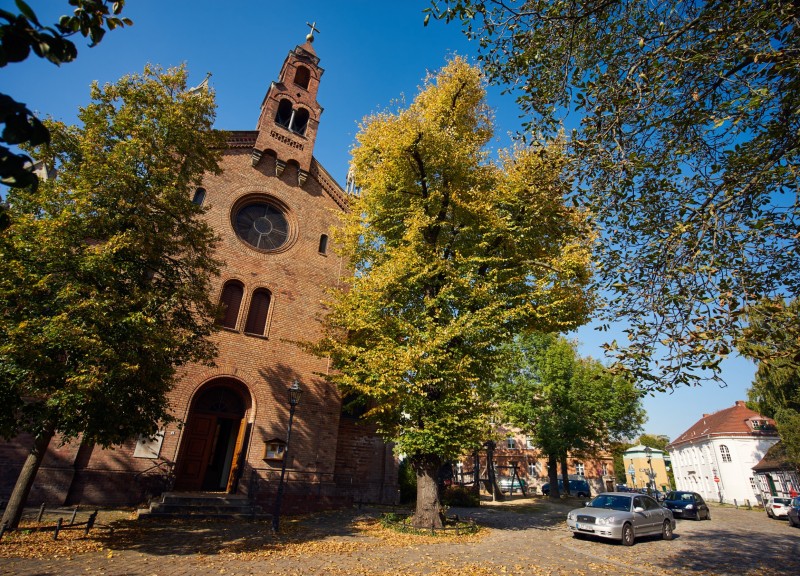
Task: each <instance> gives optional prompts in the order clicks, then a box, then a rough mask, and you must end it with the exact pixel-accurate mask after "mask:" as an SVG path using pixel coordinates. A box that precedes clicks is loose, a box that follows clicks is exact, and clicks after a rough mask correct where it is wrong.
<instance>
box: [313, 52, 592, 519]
mask: <svg viewBox="0 0 800 576" xmlns="http://www.w3.org/2000/svg"><path fill="white" fill-rule="evenodd" d="M491 137H492V122H491V115H490V112H489V110H488V109H487V106H486V104H485V92H484V87H483V85H482V78H481V74H480V72H479V71H478V70H477V69H476V68H474V67H472V66H470V65H468V64H467V63H466V62H465V61H464V60H463V59H460V58H456V59H454V60H452V61H451V62H450V63H449V64H448V65H447V66H445V67H444V68H443V69H442V70H441V71H440V72H439V73H438V75H436V76H431V77H429V78H428V79H427V80H426V83H425V86H424V89H422V91H421V92H420V93H419V94H418V95H417V97H416V98H415V99H414V102H413V103H412V104H411V105H410V106H409V107H408V108H406V109H403V110H398V111H396V112H393V113H390V112H386V113H379V114H376V115H374V116H371V117H369V118H367V119H365V121H364V122H363V124H362V125H361V128H360V131H359V134H358V136H357V145H356V147H355V148H354V150H353V161H352V166H353V169H354V172H355V180H356V182H357V184H358V186H359V190H360V193H359V194H358V195H357V196H356V197H354V198H353V199H352V202H351V206H350V210H349V212H348V214H347V216H346V217H345V220H344V225H343V228H342V230H341V232H340V233H339V234H338V240H339V244H340V246H341V247H342V251H343V254H344V256H345V257H346V258H347V261H348V262H349V265H350V267H351V269H352V270H353V271H354V272H355V274H354V276H353V277H352V278H349V279H347V280H346V284H347V287H346V288H345V289H342V290H341V291H338V292H336V293H335V294H334V297H333V299H332V302H331V303H330V314H329V316H328V317H327V320H326V330H327V333H326V337H325V338H324V339H323V340H322V342H321V344H320V345H319V346H318V348H317V351H318V353H320V354H326V355H330V357H331V358H332V360H333V362H334V365H335V366H336V368H337V369H338V372H336V373H335V374H334V375H333V376H332V379H333V380H334V381H335V382H336V383H337V384H338V385H339V386H340V388H341V390H342V392H343V394H345V395H348V396H356V397H359V398H360V399H361V400H362V401H363V402H364V403H365V404H366V406H367V407H368V408H369V411H368V413H367V416H368V417H371V418H372V419H373V420H374V421H375V422H377V425H378V428H379V430H380V432H381V433H382V434H383V435H384V436H385V437H386V438H387V439H388V440H391V441H392V442H394V443H395V444H396V447H397V451H398V452H399V453H402V454H405V455H406V456H407V458H408V459H409V462H410V464H411V466H412V467H413V469H414V471H415V474H416V476H417V508H416V513H415V515H414V524H415V525H417V526H425V527H428V528H429V527H430V526H431V525H433V526H440V525H441V522H442V520H441V516H440V506H439V499H438V498H439V496H438V494H437V488H436V477H437V472H438V470H439V468H440V466H441V464H442V463H443V462H445V461H448V460H453V459H456V458H457V457H459V456H460V455H462V454H463V453H467V452H471V451H472V450H474V449H475V448H477V447H479V446H480V445H481V443H482V442H483V441H485V440H486V439H487V438H486V436H485V434H486V431H487V429H488V423H487V418H488V413H489V411H490V394H489V382H490V379H491V375H492V373H493V368H494V366H495V364H496V363H497V361H498V359H499V358H500V357H501V355H502V352H501V350H500V346H499V345H500V344H501V343H502V342H503V341H505V340H507V339H509V338H510V337H511V336H512V335H513V334H515V333H517V332H518V331H523V330H530V329H533V328H537V329H539V330H567V329H569V328H571V327H574V326H577V325H579V324H581V323H583V322H585V321H586V318H587V315H588V313H589V309H590V304H591V298H590V295H589V294H587V292H586V284H587V282H588V272H587V263H588V253H589V245H590V244H591V241H592V234H591V231H590V229H589V228H588V226H587V223H586V220H585V217H584V215H583V214H582V213H581V212H579V211H577V210H575V209H573V208H569V207H567V206H566V205H565V204H564V199H563V197H564V194H565V192H566V191H568V190H569V187H570V183H569V182H568V181H567V180H565V179H564V178H563V170H562V169H563V166H564V158H563V155H562V153H561V150H560V149H559V148H558V147H557V146H553V147H549V148H543V147H538V146H532V147H529V148H526V149H519V150H515V151H513V152H511V153H501V154H500V156H499V158H500V159H499V160H493V159H492V158H491V157H490V156H489V153H488V151H487V149H486V146H487V143H488V142H489V140H490V139H491Z"/></svg>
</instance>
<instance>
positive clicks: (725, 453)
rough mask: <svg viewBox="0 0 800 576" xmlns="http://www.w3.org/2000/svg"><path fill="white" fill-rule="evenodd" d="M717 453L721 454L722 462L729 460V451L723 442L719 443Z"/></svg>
mask: <svg viewBox="0 0 800 576" xmlns="http://www.w3.org/2000/svg"><path fill="white" fill-rule="evenodd" d="M719 453H720V455H721V456H722V461H723V462H730V461H731V451H730V450H728V447H727V446H725V444H721V445H720V447H719Z"/></svg>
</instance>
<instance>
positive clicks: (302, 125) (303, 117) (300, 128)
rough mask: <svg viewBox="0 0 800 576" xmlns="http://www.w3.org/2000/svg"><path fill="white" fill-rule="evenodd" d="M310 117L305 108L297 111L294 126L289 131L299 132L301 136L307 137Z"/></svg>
mask: <svg viewBox="0 0 800 576" xmlns="http://www.w3.org/2000/svg"><path fill="white" fill-rule="evenodd" d="M308 116H309V114H308V110H306V109H304V108H298V109H297V110H295V111H294V116H293V117H292V125H291V126H290V127H289V130H291V131H292V132H297V133H298V134H300V136H305V133H306V127H307V126H308Z"/></svg>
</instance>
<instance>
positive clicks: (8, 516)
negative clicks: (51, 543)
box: [0, 426, 55, 530]
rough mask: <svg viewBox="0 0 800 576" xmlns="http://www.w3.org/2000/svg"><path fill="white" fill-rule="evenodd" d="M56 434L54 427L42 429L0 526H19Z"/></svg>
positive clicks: (21, 471) (13, 527)
mask: <svg viewBox="0 0 800 576" xmlns="http://www.w3.org/2000/svg"><path fill="white" fill-rule="evenodd" d="M54 434H55V429H54V427H53V426H48V427H47V429H46V430H44V431H42V432H41V433H40V434H39V435H38V436H36V438H35V439H34V441H33V447H32V448H31V451H30V453H29V454H28V457H27V458H26V459H25V463H24V464H23V465H22V470H20V473H19V476H18V477H17V483H16V484H15V485H14V490H13V491H12V492H11V496H10V497H9V499H8V505H7V506H6V510H5V512H4V513H3V519H2V520H0V526H2V525H3V524H5V526H6V530H16V529H17V527H18V526H19V521H20V519H21V518H22V511H23V509H24V507H25V503H26V502H27V500H28V494H30V492H31V488H32V487H33V481H34V480H36V473H37V472H38V471H39V466H41V464H42V460H44V455H45V453H46V452H47V447H48V446H49V445H50V440H52V439H53V435H54Z"/></svg>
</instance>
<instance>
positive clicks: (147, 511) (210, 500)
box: [137, 492, 271, 519]
mask: <svg viewBox="0 0 800 576" xmlns="http://www.w3.org/2000/svg"><path fill="white" fill-rule="evenodd" d="M137 517H138V518H141V519H144V518H197V519H206V518H247V519H252V518H269V517H271V514H265V513H263V511H262V510H261V507H260V506H254V505H253V504H252V503H251V502H250V500H249V499H248V498H247V497H246V496H240V495H236V494H224V493H219V492H165V493H164V494H162V495H161V498H160V499H159V500H157V501H153V502H151V503H150V506H149V507H148V508H141V509H139V510H138V511H137Z"/></svg>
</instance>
